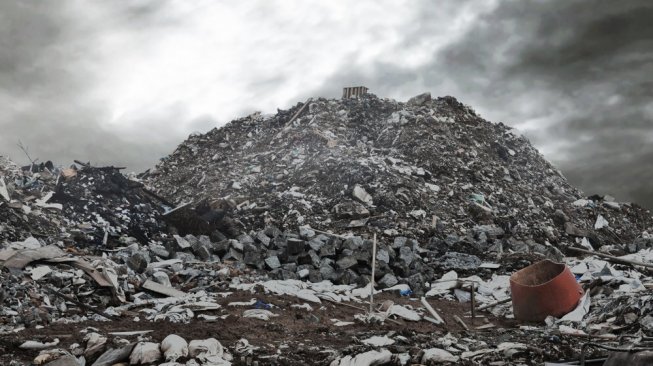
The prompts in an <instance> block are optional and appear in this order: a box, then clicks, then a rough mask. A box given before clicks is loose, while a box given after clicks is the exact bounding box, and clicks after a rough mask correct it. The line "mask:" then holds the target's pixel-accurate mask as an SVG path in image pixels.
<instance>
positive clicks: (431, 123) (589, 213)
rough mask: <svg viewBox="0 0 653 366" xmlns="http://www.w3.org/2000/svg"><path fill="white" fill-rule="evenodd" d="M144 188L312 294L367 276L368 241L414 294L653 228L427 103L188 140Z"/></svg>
mask: <svg viewBox="0 0 653 366" xmlns="http://www.w3.org/2000/svg"><path fill="white" fill-rule="evenodd" d="M145 179H146V181H147V184H148V185H149V186H151V187H152V189H153V190H154V191H156V192H157V193H158V194H159V195H161V196H164V197H167V198H169V199H170V200H173V201H175V202H176V203H182V202H183V203H187V204H190V205H197V204H199V203H202V205H203V206H210V207H212V208H214V209H217V210H219V211H220V212H221V215H224V216H226V217H230V218H231V219H232V221H233V222H232V223H236V224H237V227H238V229H239V230H235V231H236V232H238V233H240V235H241V236H239V237H235V236H234V237H232V239H236V240H238V241H239V243H238V244H236V245H235V247H236V248H237V249H239V250H238V253H232V254H235V255H234V256H235V257H237V258H240V253H241V252H243V251H244V253H245V255H244V256H245V257H247V258H246V262H247V263H248V264H250V265H254V266H256V265H257V264H258V266H259V267H264V266H265V267H267V268H268V269H271V270H273V272H279V273H280V275H281V276H282V277H283V278H296V277H300V278H303V277H304V276H310V278H311V279H312V280H314V281H319V280H322V279H329V280H332V281H335V282H343V283H353V282H355V281H359V282H360V280H361V279H360V278H359V275H361V274H364V275H369V267H370V257H371V241H372V239H373V235H374V234H376V236H377V239H378V244H379V252H378V256H377V259H378V260H379V261H380V266H381V269H380V271H379V272H377V276H378V277H379V278H378V279H379V280H380V281H381V284H382V285H387V286H392V285H394V284H396V283H397V280H398V278H399V279H400V278H412V281H410V283H411V285H413V287H416V288H420V286H419V285H418V283H420V282H424V281H428V280H430V279H432V278H433V276H434V275H435V274H437V270H438V269H442V270H446V269H448V268H449V267H458V268H460V267H461V266H463V267H464V266H466V267H467V268H468V269H476V268H478V266H479V265H480V264H481V262H482V260H483V258H485V257H492V258H495V257H496V256H497V255H498V256H499V257H501V256H508V255H511V254H512V253H518V254H527V253H536V254H542V255H544V256H547V257H551V258H555V259H560V258H561V257H562V253H561V250H564V249H565V248H566V247H567V246H570V245H573V244H577V243H578V244H581V245H583V246H585V247H587V248H596V249H598V248H600V247H601V246H604V245H614V246H615V247H616V248H617V249H618V250H619V251H623V252H634V251H637V250H639V249H642V248H643V247H649V246H650V244H651V242H650V240H648V239H646V238H645V237H647V231H650V230H651V227H653V221H652V220H651V215H650V213H649V212H648V211H647V210H645V209H643V208H641V207H640V206H638V205H636V204H631V203H617V202H615V201H614V199H613V198H611V197H610V196H592V197H589V198H586V197H583V196H582V194H581V192H579V191H578V190H577V189H576V188H574V187H572V186H571V185H570V184H569V183H568V182H567V180H566V179H565V178H564V177H563V175H562V174H561V173H560V172H559V171H558V170H557V169H555V168H554V167H553V166H552V165H551V164H550V163H549V162H547V161H546V160H545V159H544V158H543V157H542V155H541V154H540V153H538V151H537V150H536V149H535V148H534V147H533V146H532V145H531V144H530V143H529V141H528V140H527V139H526V138H524V137H523V136H520V135H519V133H517V132H516V131H515V130H513V129H511V128H509V127H508V126H505V125H503V124H502V123H498V124H495V123H491V122H488V121H486V120H484V119H483V118H481V117H480V116H479V115H477V114H476V113H475V112H474V110H472V109H471V108H470V107H468V106H465V105H463V104H461V103H460V102H458V101H457V100H456V99H454V98H452V97H444V98H437V99H432V98H431V96H430V94H428V93H426V94H422V95H418V96H416V97H414V98H412V99H411V100H409V101H408V102H407V103H402V102H397V101H394V100H389V99H381V98H378V97H376V96H374V95H372V94H366V95H363V96H361V97H359V98H346V99H341V100H328V99H323V98H320V99H315V100H308V101H307V102H305V103H300V104H298V105H296V106H295V107H293V108H291V109H290V110H286V111H283V110H279V111H278V113H277V114H275V115H262V114H260V113H254V114H252V115H250V116H247V117H245V118H241V119H238V120H235V121H232V122H230V123H228V124H227V125H225V126H224V127H221V128H216V129H213V130H212V131H210V132H208V133H206V134H195V135H192V136H190V137H189V138H188V139H187V140H186V141H184V142H183V143H182V144H181V145H179V146H178V147H177V149H176V150H175V151H174V152H173V153H172V154H171V155H169V156H167V157H165V158H163V159H162V161H161V162H160V164H158V165H157V167H156V168H155V169H153V170H152V171H149V172H148V173H147V174H145ZM223 234H224V235H223ZM316 234H317V235H316ZM330 234H335V235H330ZM222 236H229V235H228V234H227V233H218V235H217V237H222ZM643 237H644V238H643ZM344 238H349V239H344ZM243 245H246V246H247V248H245V249H244V250H242V249H241V247H242V246H243ZM228 249H229V248H227V247H224V248H223V251H228ZM228 256H229V255H228ZM479 257H480V258H479ZM297 264H299V265H297ZM463 264H464V265H463ZM307 273H308V274H307ZM412 276H416V278H415V277H412ZM363 282H364V280H363Z"/></svg>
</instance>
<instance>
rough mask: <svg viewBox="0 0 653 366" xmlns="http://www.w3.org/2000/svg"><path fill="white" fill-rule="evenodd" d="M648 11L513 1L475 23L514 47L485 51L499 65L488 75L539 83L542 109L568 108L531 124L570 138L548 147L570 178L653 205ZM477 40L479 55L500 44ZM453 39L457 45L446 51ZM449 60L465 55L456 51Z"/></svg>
mask: <svg viewBox="0 0 653 366" xmlns="http://www.w3.org/2000/svg"><path fill="white" fill-rule="evenodd" d="M590 8H591V9H590ZM651 19H653V4H651V2H649V1H625V2H614V1H599V2H591V3H588V2H586V1H568V0H564V1H548V2H522V1H514V2H506V3H503V4H502V6H500V7H499V8H498V9H497V10H496V11H495V12H493V13H492V14H489V15H488V16H487V17H486V18H485V20H484V23H483V25H482V26H481V28H480V29H482V30H483V31H485V32H487V34H490V35H493V34H494V35H496V36H498V37H506V39H507V43H508V45H507V46H508V47H507V48H505V49H504V52H506V54H507V55H510V56H508V57H507V59H506V60H505V61H503V62H501V61H499V60H497V56H494V57H490V58H489V59H490V60H494V62H493V63H492V64H491V67H493V68H494V69H495V70H499V71H500V72H498V73H497V74H495V75H494V78H492V79H491V80H492V82H493V83H497V84H498V85H500V83H508V89H509V90H511V91H512V93H510V94H509V95H527V94H528V93H531V92H541V93H542V94H541V95H543V96H545V98H544V99H542V101H541V106H539V108H538V109H539V111H541V112H543V113H551V114H553V115H555V112H556V109H557V108H564V109H566V110H567V112H566V113H565V114H564V115H563V116H561V117H554V119H556V120H554V121H553V122H554V123H553V124H551V125H549V126H546V127H544V128H542V129H541V130H538V129H535V130H534V131H532V132H531V133H532V134H534V135H539V136H538V139H537V140H538V142H539V143H541V144H544V145H546V144H547V143H548V142H554V141H564V142H566V144H564V145H563V146H564V147H563V148H561V149H560V150H559V151H557V152H556V153H555V154H553V155H552V157H553V158H554V160H556V162H557V163H558V164H559V165H560V167H561V168H562V170H563V171H564V172H565V173H566V175H567V176H568V177H569V179H570V180H571V181H572V182H574V183H577V184H578V185H580V186H581V188H583V189H584V190H585V191H586V192H587V193H612V194H614V195H616V196H617V197H618V198H621V199H624V200H633V201H636V202H641V203H642V204H645V205H647V206H649V207H653V187H652V186H651V185H650V184H649V183H648V182H650V181H651V180H652V179H653V169H651V166H652V165H651V156H653V144H652V143H651V142H653V139H652V138H651V137H652V135H651V132H652V128H653V113H651V104H650V103H651V97H653V88H652V86H653V22H651ZM493 24H499V26H498V27H497V28H498V29H499V32H498V33H493V26H492V25H493ZM508 30H511V33H513V34H512V35H510V34H507V33H508ZM470 36H472V37H476V36H480V34H478V33H472V34H470ZM490 37H491V36H490ZM511 37H514V38H515V39H514V40H511ZM486 40H488V39H486ZM490 40H491V39H490ZM464 43H465V40H463V41H462V42H461V44H464ZM475 46H477V47H478V49H482V50H483V51H482V53H481V55H482V56H487V54H488V53H489V52H491V50H492V49H493V48H494V47H493V46H498V48H499V49H501V48H502V45H501V43H500V42H499V43H498V44H497V43H494V44H493V42H489V43H487V46H486V47H480V46H481V45H479V44H478V43H477V44H476V45H475ZM456 49H457V46H455V45H454V46H452V48H451V49H450V51H451V52H452V53H455V50H456ZM472 54H474V52H473V51H472ZM476 56H478V55H476ZM478 59H479V58H477V60H478ZM483 59H485V60H487V59H488V58H483ZM452 61H453V62H454V63H457V64H460V63H464V60H462V59H460V58H454V60H452ZM498 89H499V90H501V92H503V88H501V87H500V88H498ZM495 98H496V99H501V98H502V97H501V96H500V95H498V96H495ZM504 102H507V103H509V100H505V101H504ZM508 108H509V109H512V108H514V107H508ZM536 110H537V109H536ZM510 122H512V123H514V124H519V121H518V120H512V121H510Z"/></svg>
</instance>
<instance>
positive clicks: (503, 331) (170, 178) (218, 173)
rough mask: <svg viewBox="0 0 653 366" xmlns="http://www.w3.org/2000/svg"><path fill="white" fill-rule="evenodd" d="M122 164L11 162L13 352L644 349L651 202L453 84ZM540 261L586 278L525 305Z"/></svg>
mask: <svg viewBox="0 0 653 366" xmlns="http://www.w3.org/2000/svg"><path fill="white" fill-rule="evenodd" d="M120 170H121V169H120V168H116V167H92V166H90V165H89V164H86V163H81V162H76V165H74V166H72V167H71V168H65V169H64V168H58V167H55V166H54V164H52V163H44V164H38V165H37V164H32V165H31V166H28V167H23V168H21V167H19V166H17V165H15V164H13V163H11V162H10V161H8V160H6V159H4V158H0V268H1V271H0V284H1V285H2V286H0V304H1V305H2V306H0V364H3V365H4V364H7V365H13V366H18V365H25V364H38V365H46V366H62V365H66V366H68V365H70V366H81V365H96V366H97V365H113V364H126V363H129V364H165V365H187V366H191V365H193V366H196V365H232V364H233V365H256V364H259V365H268V364H279V365H306V364H320V365H333V366H348V365H353V364H356V365H361V364H365V365H367V364H378V365H381V364H383V365H388V364H393V365H399V364H400V365H408V364H441V363H444V364H456V365H479V364H483V365H486V364H492V365H508V364H523V365H531V364H541V363H542V362H544V361H563V360H566V359H570V358H575V359H577V358H579V357H581V355H585V356H588V357H589V356H605V352H602V351H601V349H600V348H597V347H604V348H605V347H607V348H606V349H608V350H611V351H612V350H615V349H616V350H618V349H625V348H627V349H628V350H629V352H630V351H633V352H634V351H637V350H646V349H650V347H649V345H650V343H648V340H649V339H651V336H653V316H651V314H650V312H651V309H653V301H652V297H651V296H650V289H651V288H653V277H651V273H650V268H653V264H651V263H652V262H653V236H652V235H651V234H649V233H650V232H651V226H652V225H651V224H652V221H651V216H650V213H649V212H648V211H646V210H644V209H642V208H641V207H639V206H637V205H635V204H630V203H620V202H615V200H614V199H613V198H611V197H609V196H590V197H583V196H582V195H581V193H580V192H579V191H578V190H576V189H575V188H573V187H572V186H570V185H569V184H568V183H567V182H566V180H565V178H564V177H563V176H562V175H561V174H560V173H559V172H558V171H557V170H555V169H554V168H553V167H552V166H551V165H550V164H549V163H547V162H546V161H545V160H544V159H543V158H542V157H541V155H539V154H538V153H537V151H536V150H535V149H534V148H533V147H532V146H531V145H530V144H529V143H528V141H527V140H526V139H524V138H523V137H520V136H518V135H516V134H515V133H514V132H513V131H511V130H510V129H509V128H508V127H506V126H504V125H502V124H493V123H490V122H487V121H485V120H483V119H482V118H480V117H479V116H477V115H476V114H475V113H474V112H473V111H472V110H471V109H470V108H469V107H466V106H464V105H462V104H460V103H458V102H457V101H456V100H455V99H453V98H450V97H445V98H439V99H436V100H432V99H431V98H430V95H428V94H423V95H419V96H417V97H415V98H413V99H411V100H409V101H408V103H400V102H395V101H392V100H381V99H379V98H377V97H375V96H373V95H365V96H361V97H359V98H357V99H344V100H326V99H318V100H315V101H312V100H309V101H307V102H306V103H302V104H299V105H297V106H295V107H294V108H292V109H290V110H288V111H279V112H278V113H277V114H276V115H274V116H263V115H260V114H254V115H251V116H249V117H246V118H243V119H240V120H237V121H234V122H232V123H230V124H228V125H227V126H225V127H223V128H221V129H215V130H213V131H210V132H209V133H207V134H205V135H193V136H190V137H189V139H188V140H187V141H185V142H184V143H182V144H181V145H180V146H179V147H178V149H177V150H176V151H175V153H173V154H172V155H171V156H169V157H166V158H164V159H163V161H162V162H161V164H159V166H158V167H157V168H156V169H154V170H153V171H150V172H147V173H145V174H143V175H141V176H140V177H134V176H125V175H123V174H121V173H120ZM375 241H376V243H377V244H378V245H377V255H376V257H374V258H373V254H372V247H373V244H374V243H375ZM580 254H589V256H585V257H584V258H582V257H576V255H580ZM542 258H553V259H556V260H557V261H559V262H563V263H565V264H566V265H567V266H568V267H569V268H570V273H571V274H570V278H571V281H575V280H577V281H578V283H579V284H580V286H582V288H583V290H584V294H583V295H582V297H581V298H580V301H579V303H578V305H577V306H576V308H575V309H574V310H572V311H571V312H568V313H567V314H565V315H562V316H561V317H560V318H555V317H554V316H552V315H549V316H548V317H546V318H545V320H544V321H543V322H540V323H524V322H523V321H520V320H519V319H515V318H516V316H515V314H514V313H513V308H512V306H511V297H512V296H517V295H516V294H511V292H510V289H511V286H510V275H511V274H513V273H514V272H515V271H516V270H518V269H522V268H524V267H525V266H528V265H530V264H532V263H534V262H537V261H539V260H540V259H542ZM373 263H375V271H376V272H375V283H370V282H371V281H370V279H371V277H372V264H373ZM572 274H573V275H572ZM372 295H373V297H372ZM547 296H548V295H547ZM579 296H581V295H579ZM556 316H557V315H556ZM517 318H518V317H517ZM586 339H587V340H592V341H594V342H592V343H587V344H585V345H583V344H582V343H583V341H584V340H586ZM586 346H590V347H595V348H589V349H588V348H587V347H586ZM632 347H635V348H632ZM597 349H598V351H597ZM637 355H638V354H637V353H633V354H632V355H631V354H629V353H627V352H622V353H614V354H613V355H612V356H615V357H617V358H616V359H618V357H626V358H627V357H631V356H632V357H638V356H637ZM612 356H611V357H612ZM162 362H165V363H162ZM624 363H628V362H627V361H623V362H621V363H619V362H618V361H617V363H614V362H613V363H609V362H608V363H606V365H610V364H624Z"/></svg>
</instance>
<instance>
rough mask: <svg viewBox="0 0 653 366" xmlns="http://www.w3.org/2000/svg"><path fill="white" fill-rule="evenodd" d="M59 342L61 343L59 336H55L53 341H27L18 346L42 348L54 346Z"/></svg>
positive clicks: (33, 348)
mask: <svg viewBox="0 0 653 366" xmlns="http://www.w3.org/2000/svg"><path fill="white" fill-rule="evenodd" d="M58 344H59V338H55V339H54V340H53V341H52V342H38V341H25V342H23V343H22V344H21V345H20V346H18V348H20V349H31V350H40V349H46V348H52V347H55V346H56V345H58Z"/></svg>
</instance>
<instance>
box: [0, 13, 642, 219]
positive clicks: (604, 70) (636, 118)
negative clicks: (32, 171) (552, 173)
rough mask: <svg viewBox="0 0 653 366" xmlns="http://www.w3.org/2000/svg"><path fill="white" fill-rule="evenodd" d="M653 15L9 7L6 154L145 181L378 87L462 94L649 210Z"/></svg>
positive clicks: (1, 132) (585, 182)
mask: <svg viewBox="0 0 653 366" xmlns="http://www.w3.org/2000/svg"><path fill="white" fill-rule="evenodd" d="M651 19H653V2H651V1H649V0H624V1H613V0H594V1H585V0H549V1H526V0H448V1H431V0H412V1H407V0H392V1H386V0H358V1H344V0H329V1H313V0H251V1H236V0H233V1H217V0H210V1H208V0H183V1H182V0H178V1H173V0H131V1H126V0H125V1H91V0H89V1H81V0H61V1H37V0H21V1H18V0H15V1H11V0H8V1H2V2H0V155H4V156H9V157H10V158H12V159H13V160H15V161H17V162H19V163H21V164H26V163H28V158H27V157H26V154H25V153H24V152H23V151H22V150H21V149H20V148H19V145H21V146H23V147H24V148H25V149H26V150H27V152H28V154H29V156H30V157H31V159H39V161H46V160H52V161H54V162H55V163H57V164H62V165H67V164H70V163H72V161H73V159H78V160H83V161H90V162H92V163H93V164H97V165H117V166H118V165H120V166H127V167H128V168H129V170H133V171H143V170H145V169H147V168H149V167H152V166H154V165H155V164H156V163H157V161H158V159H159V158H161V157H163V156H165V155H167V154H169V153H171V152H172V151H173V150H174V149H175V147H176V146H177V144H179V143H180V142H181V141H182V140H183V139H185V138H186V137H187V136H188V135H189V134H190V133H193V132H206V131H208V130H210V129H212V128H213V127H218V126H221V125H223V124H225V123H227V122H229V121H230V120H232V119H235V118H238V117H241V116H244V115H247V114H249V113H251V112H253V111H262V112H263V113H274V112H276V109H277V108H282V109H285V108H288V107H290V106H292V105H295V104H296V103H298V102H300V101H303V100H306V99H307V98H308V97H315V96H323V97H329V98H337V97H339V96H340V93H341V88H342V87H343V86H348V85H365V86H367V87H369V88H370V91H371V92H372V93H374V94H376V95H378V96H380V97H389V98H394V99H396V100H401V101H404V100H407V99H408V98H409V97H411V96H413V95H416V94H419V93H422V92H425V91H430V92H431V93H432V94H433V95H434V96H445V95H452V96H454V97H456V98H457V99H458V100H459V101H461V102H463V103H465V104H468V105H470V106H472V107H473V109H474V110H476V111H477V112H478V113H480V114H481V116H483V117H484V118H486V119H488V120H490V121H493V122H503V123H505V124H507V125H510V126H513V127H515V128H516V129H518V130H519V131H520V132H521V133H523V134H524V135H526V136H527V137H528V138H529V139H530V140H531V142H532V143H533V144H534V145H535V146H536V147H537V148H538V149H539V150H540V152H542V153H543V154H544V156H545V157H546V158H547V159H549V160H550V161H552V162H553V163H554V164H555V165H556V166H557V167H558V168H559V169H560V170H561V171H562V172H563V174H565V176H566V177H567V178H568V179H569V180H570V181H571V182H572V183H573V184H575V185H577V186H578V187H579V188H581V189H582V190H583V191H584V192H585V193H586V194H588V195H590V194H595V193H598V194H611V195H612V196H614V197H616V198H617V199H618V200H620V201H633V202H637V203H640V204H642V205H644V206H646V207H649V208H653V184H651V182H653V98H652V97H653V21H651Z"/></svg>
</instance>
